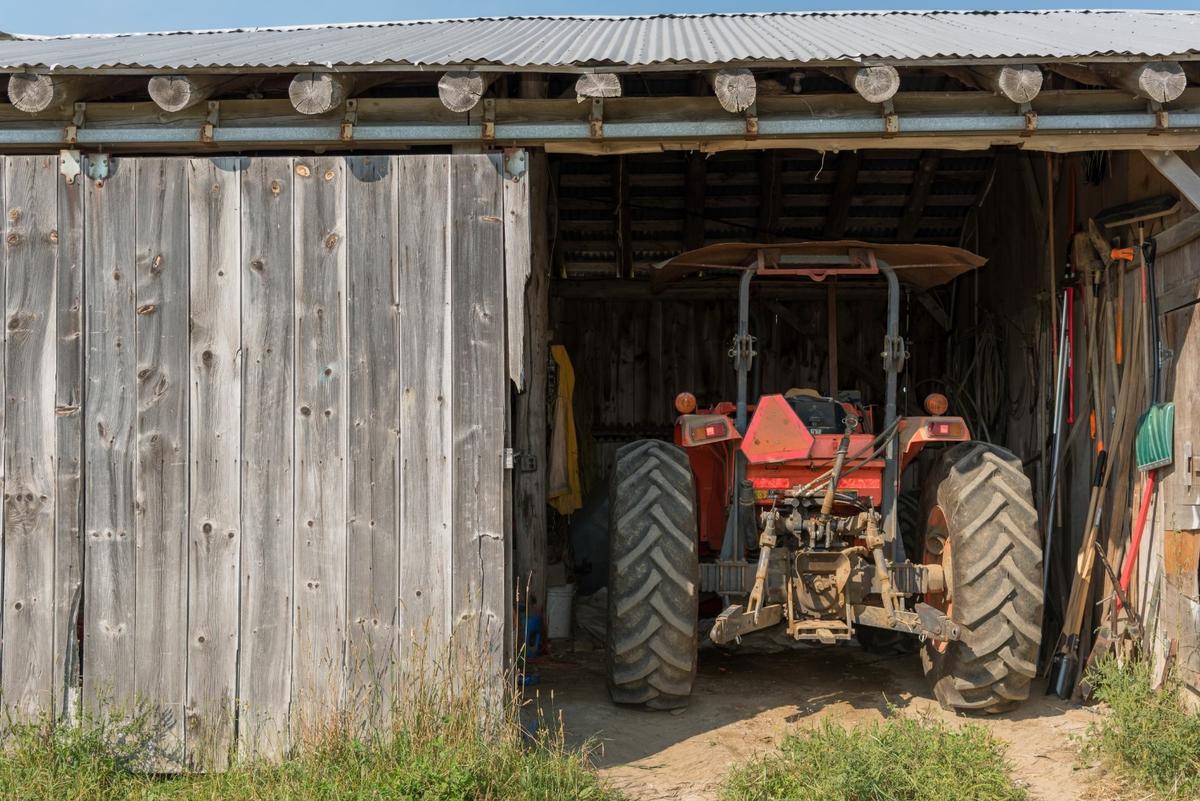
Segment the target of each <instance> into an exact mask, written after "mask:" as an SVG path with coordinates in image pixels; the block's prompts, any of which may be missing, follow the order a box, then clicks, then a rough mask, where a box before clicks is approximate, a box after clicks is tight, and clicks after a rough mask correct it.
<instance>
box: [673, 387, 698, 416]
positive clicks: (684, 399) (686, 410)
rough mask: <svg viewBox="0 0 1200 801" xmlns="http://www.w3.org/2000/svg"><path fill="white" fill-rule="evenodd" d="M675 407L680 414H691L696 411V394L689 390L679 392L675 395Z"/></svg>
mask: <svg viewBox="0 0 1200 801" xmlns="http://www.w3.org/2000/svg"><path fill="white" fill-rule="evenodd" d="M675 408H676V409H677V410H678V411H679V413H680V414H691V413H692V412H694V411H696V396H695V395H693V394H692V393H690V392H680V393H679V394H678V395H676V396H675Z"/></svg>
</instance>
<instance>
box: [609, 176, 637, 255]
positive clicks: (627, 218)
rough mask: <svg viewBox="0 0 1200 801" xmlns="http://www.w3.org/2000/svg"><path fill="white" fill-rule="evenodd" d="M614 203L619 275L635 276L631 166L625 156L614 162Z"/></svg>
mask: <svg viewBox="0 0 1200 801" xmlns="http://www.w3.org/2000/svg"><path fill="white" fill-rule="evenodd" d="M612 165H613V166H612V169H613V192H614V196H613V203H614V204H615V206H616V215H615V218H616V222H617V252H618V254H619V255H618V257H617V263H618V275H619V276H620V277H622V278H629V277H630V276H632V275H633V208H632V206H631V205H630V197H629V194H630V193H629V164H628V159H627V157H625V156H617V157H616V158H614V159H613V160H612Z"/></svg>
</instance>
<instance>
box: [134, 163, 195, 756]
mask: <svg viewBox="0 0 1200 801" xmlns="http://www.w3.org/2000/svg"><path fill="white" fill-rule="evenodd" d="M135 202H136V210H135V229H136V237H137V239H136V251H135V253H136V258H137V261H136V266H135V278H134V280H135V295H136V301H137V317H136V320H135V328H136V340H137V342H136V359H137V424H136V425H137V427H136V433H135V436H136V443H137V462H136V465H135V468H134V492H135V497H136V499H137V502H136V505H135V517H134V525H135V541H136V543H137V565H136V575H137V584H136V593H135V594H136V610H137V611H136V620H137V626H136V630H135V632H134V643H135V651H136V656H135V660H136V667H135V670H136V677H135V681H136V684H137V693H138V700H139V702H141V703H144V704H147V705H149V707H150V708H151V709H152V710H153V719H154V720H155V721H156V725H157V727H158V728H159V730H160V731H159V734H160V736H159V738H158V751H159V753H158V754H157V755H156V756H157V758H156V759H155V760H154V761H153V763H152V764H151V765H150V767H152V768H153V769H154V770H156V771H165V770H173V769H174V770H177V769H179V768H181V767H182V765H183V738H184V724H183V721H184V703H185V701H186V697H187V693H186V689H187V687H186V685H187V635H186V632H187V586H188V584H187V580H188V578H187V513H188V508H187V507H188V458H187V457H188V171H187V161H186V160H184V159H173V158H148V159H139V160H138V162H137V191H136V193H135Z"/></svg>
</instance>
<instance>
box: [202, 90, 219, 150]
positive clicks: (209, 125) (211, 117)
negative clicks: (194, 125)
mask: <svg viewBox="0 0 1200 801" xmlns="http://www.w3.org/2000/svg"><path fill="white" fill-rule="evenodd" d="M220 124H221V101H219V100H210V101H208V114H207V115H206V116H205V118H204V123H203V124H202V125H201V126H200V141H201V142H203V143H204V144H206V145H211V144H212V143H213V135H214V134H215V132H216V129H217V126H218V125H220Z"/></svg>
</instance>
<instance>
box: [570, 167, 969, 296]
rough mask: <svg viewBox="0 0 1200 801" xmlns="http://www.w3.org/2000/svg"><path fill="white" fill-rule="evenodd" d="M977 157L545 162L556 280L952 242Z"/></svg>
mask: <svg viewBox="0 0 1200 801" xmlns="http://www.w3.org/2000/svg"><path fill="white" fill-rule="evenodd" d="M991 166H992V156H991V154H989V153H987V152H953V151H940V150H926V151H914V150H886V151H878V150H875V151H872V150H863V151H853V150H847V151H842V152H840V153H837V152H828V153H823V152H818V151H814V150H761V151H750V150H747V151H739V152H726V153H718V154H715V155H710V154H704V153H700V152H692V153H686V152H682V151H679V152H666V153H656V154H653V155H631V156H616V157H610V158H596V157H588V156H560V157H557V158H555V160H554V162H553V163H552V169H553V170H554V173H555V184H554V200H555V204H556V207H557V219H558V227H557V230H556V232H555V236H556V242H555V244H556V249H555V260H556V267H557V272H558V274H559V275H562V276H567V277H596V276H613V275H632V274H634V272H640V271H642V270H644V269H645V268H647V267H649V266H650V265H651V264H653V263H655V262H659V261H662V260H663V259H667V258H670V257H671V256H674V255H676V254H678V253H681V252H683V251H685V250H692V249H693V248H697V247H701V246H702V245H704V244H705V243H710V244H711V243H714V242H727V241H748V242H755V241H757V242H768V241H795V240H803V239H842V238H847V239H865V240H868V241H884V242H897V241H898V242H915V241H921V242H928V243H933V244H944V245H957V244H958V243H959V239H960V236H961V234H962V231H963V225H964V223H966V221H967V214H966V211H967V209H969V208H970V206H971V205H972V204H973V203H974V202H975V200H976V198H977V196H978V195H979V193H980V192H981V191H982V190H983V188H984V186H985V185H986V181H987V178H988V176H989V175H990V170H991Z"/></svg>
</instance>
